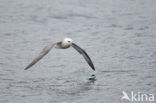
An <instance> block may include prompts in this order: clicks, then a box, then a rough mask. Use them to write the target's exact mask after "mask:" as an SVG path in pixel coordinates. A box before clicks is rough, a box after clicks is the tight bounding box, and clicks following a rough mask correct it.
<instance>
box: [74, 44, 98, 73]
mask: <svg viewBox="0 0 156 103" xmlns="http://www.w3.org/2000/svg"><path fill="white" fill-rule="evenodd" d="M71 46H72V47H73V48H75V49H76V50H77V51H78V52H79V53H80V54H82V56H83V57H84V59H85V60H86V61H87V63H88V64H89V66H90V67H91V68H92V69H93V70H94V71H95V68H94V65H93V62H92V60H91V59H90V57H89V56H88V54H87V53H86V52H85V51H84V50H83V49H81V48H80V47H79V46H78V45H76V44H74V43H72V45H71Z"/></svg>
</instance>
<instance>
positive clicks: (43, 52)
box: [25, 43, 57, 70]
mask: <svg viewBox="0 0 156 103" xmlns="http://www.w3.org/2000/svg"><path fill="white" fill-rule="evenodd" d="M56 44H57V43H52V44H50V45H48V46H46V47H45V48H44V49H43V51H42V52H41V53H40V54H39V55H38V56H37V57H36V58H35V59H34V60H33V61H32V62H31V63H30V64H29V65H28V66H27V67H26V68H25V70H27V69H29V68H30V67H32V66H33V65H34V64H36V63H37V62H38V61H39V60H40V59H42V58H43V57H44V56H45V55H46V54H47V53H48V52H49V51H50V50H51V49H52V48H53V47H54V46H55V45H56Z"/></svg>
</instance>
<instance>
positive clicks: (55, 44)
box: [25, 38, 95, 71]
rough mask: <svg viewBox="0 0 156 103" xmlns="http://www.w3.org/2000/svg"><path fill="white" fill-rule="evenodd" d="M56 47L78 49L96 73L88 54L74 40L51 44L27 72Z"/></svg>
mask: <svg viewBox="0 0 156 103" xmlns="http://www.w3.org/2000/svg"><path fill="white" fill-rule="evenodd" d="M54 46H57V47H58V48H60V49H67V48H69V47H70V46H72V47H73V48H74V49H76V50H77V51H78V52H79V53H80V54H82V56H83V57H84V59H85V60H86V61H87V63H88V64H89V66H90V67H91V68H92V69H93V70H94V71H95V68H94V65H93V62H92V60H91V59H90V57H89V56H88V54H87V53H86V52H85V51H84V50H83V49H81V48H80V47H79V46H78V45H76V44H75V43H73V40H72V39H71V38H64V39H63V40H62V41H59V42H55V43H51V44H49V45H48V46H46V47H45V48H44V49H43V50H42V52H41V53H40V54H39V55H38V56H37V57H36V58H35V59H34V60H33V61H32V62H31V63H30V64H29V65H28V66H27V67H26V68H25V70H27V69H29V68H30V67H32V66H33V65H34V64H36V63H37V62H38V61H39V60H40V59H42V58H43V57H44V56H45V55H46V54H47V53H48V52H49V51H50V50H51V49H52V48H53V47H54Z"/></svg>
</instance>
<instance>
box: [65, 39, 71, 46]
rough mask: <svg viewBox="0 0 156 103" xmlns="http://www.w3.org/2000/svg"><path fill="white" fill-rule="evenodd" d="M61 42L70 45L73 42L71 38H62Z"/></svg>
mask: <svg viewBox="0 0 156 103" xmlns="http://www.w3.org/2000/svg"><path fill="white" fill-rule="evenodd" d="M63 43H64V44H66V45H70V46H71V45H72V43H73V40H72V39H71V38H64V39H63Z"/></svg>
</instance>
